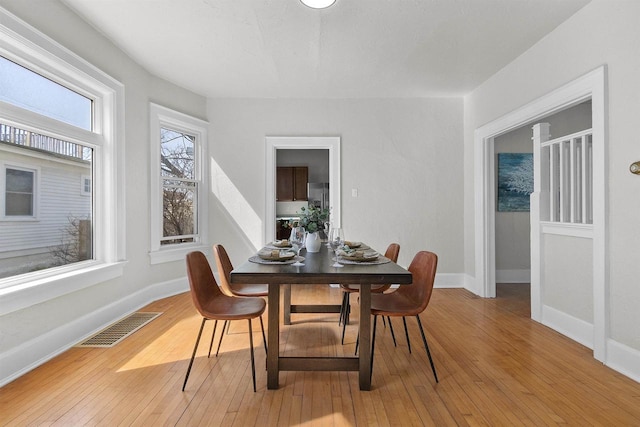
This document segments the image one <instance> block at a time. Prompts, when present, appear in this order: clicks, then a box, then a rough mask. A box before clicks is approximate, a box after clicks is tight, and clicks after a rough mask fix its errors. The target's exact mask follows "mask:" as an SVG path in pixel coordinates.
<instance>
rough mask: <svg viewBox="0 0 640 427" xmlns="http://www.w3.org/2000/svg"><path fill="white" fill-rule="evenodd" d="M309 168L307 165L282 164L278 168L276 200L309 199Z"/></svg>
mask: <svg viewBox="0 0 640 427" xmlns="http://www.w3.org/2000/svg"><path fill="white" fill-rule="evenodd" d="M308 181H309V168H308V167H306V166H280V167H278V168H277V169H276V201H278V202H287V201H289V202H290V201H299V200H307V183H308Z"/></svg>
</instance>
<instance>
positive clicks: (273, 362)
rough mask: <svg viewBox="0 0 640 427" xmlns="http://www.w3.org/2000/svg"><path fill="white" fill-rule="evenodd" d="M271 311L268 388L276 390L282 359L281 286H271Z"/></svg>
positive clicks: (268, 299)
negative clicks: (280, 358) (279, 359)
mask: <svg viewBox="0 0 640 427" xmlns="http://www.w3.org/2000/svg"><path fill="white" fill-rule="evenodd" d="M267 302H268V304H269V311H268V315H267V319H268V322H267V328H268V331H267V333H268V337H267V342H268V345H269V348H268V350H267V388H268V389H269V390H276V389H277V388H278V385H279V384H278V382H279V378H278V377H279V372H280V370H279V366H278V363H279V361H278V358H279V357H280V285H279V284H273V283H270V284H269V295H268V297H267Z"/></svg>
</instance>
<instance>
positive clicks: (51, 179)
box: [0, 9, 125, 315]
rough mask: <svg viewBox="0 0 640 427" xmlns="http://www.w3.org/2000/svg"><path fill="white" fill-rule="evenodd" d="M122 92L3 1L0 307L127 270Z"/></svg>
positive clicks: (41, 298)
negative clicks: (15, 13)
mask: <svg viewBox="0 0 640 427" xmlns="http://www.w3.org/2000/svg"><path fill="white" fill-rule="evenodd" d="M123 92H124V90H123V87H122V85H121V84H120V83H118V82H116V81H115V80H113V79H112V78H110V77H109V76H107V75H106V74H103V73H102V72H100V71H98V70H97V69H96V68H95V67H94V66H92V65H91V64H89V63H87V62H85V61H84V60H82V59H81V58H79V57H77V56H76V55H73V54H71V53H70V52H69V51H68V50H66V49H65V48H64V47H62V46H61V45H59V44H57V43H56V42H54V41H53V40H51V39H49V38H48V37H46V36H44V35H42V34H41V33H40V32H38V31H37V30H36V29H34V28H32V27H30V26H28V25H27V24H25V23H24V22H22V21H20V20H18V19H16V18H15V17H14V16H13V15H11V14H10V13H9V12H7V11H5V10H3V9H0V236H2V238H0V298H3V297H4V296H5V295H9V294H12V298H10V299H6V300H5V301H10V303H7V304H3V305H2V306H1V307H2V308H1V309H0V315H1V314H4V313H7V312H11V311H14V310H19V309H21V308H25V307H28V306H30V305H33V304H36V303H39V302H43V301H46V300H48V299H52V298H55V297H58V296H61V295H64V294H66V293H69V292H73V291H75V290H78V289H81V288H84V287H88V286H91V285H93V284H97V283H101V282H104V281H106V280H109V279H112V278H114V277H117V276H118V275H121V274H122V266H123V264H122V263H121V262H120V261H122V260H123V259H124V238H123V237H124V233H125V231H124V226H123V225H124V221H123V220H124V197H123V194H122V192H121V190H119V189H120V188H122V183H123V182H124V176H123V173H122V164H123V158H124V157H123V151H122V147H123V142H124V141H123V135H124V133H123V131H122V126H121V125H122V121H123V118H122V117H123V116H122V111H123V109H122V105H123ZM118 166H120V167H118ZM79 184H80V188H78V185H79Z"/></svg>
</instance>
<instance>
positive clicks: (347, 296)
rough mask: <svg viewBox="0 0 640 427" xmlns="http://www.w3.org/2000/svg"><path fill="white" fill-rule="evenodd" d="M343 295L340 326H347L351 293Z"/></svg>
mask: <svg viewBox="0 0 640 427" xmlns="http://www.w3.org/2000/svg"><path fill="white" fill-rule="evenodd" d="M344 295H345V301H344V317H343V318H342V324H343V325H348V324H349V315H350V314H351V301H350V295H351V293H349V292H345V293H344Z"/></svg>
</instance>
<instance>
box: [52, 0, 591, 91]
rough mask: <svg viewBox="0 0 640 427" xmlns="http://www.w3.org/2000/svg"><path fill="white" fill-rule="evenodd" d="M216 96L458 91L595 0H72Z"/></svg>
mask: <svg viewBox="0 0 640 427" xmlns="http://www.w3.org/2000/svg"><path fill="white" fill-rule="evenodd" d="M63 1H64V2H65V3H66V4H67V5H68V6H70V7H71V8H72V9H74V10H75V11H76V12H77V13H78V14H79V15H81V16H82V17H83V18H84V19H85V20H86V21H88V22H89V23H90V24H91V25H93V26H94V27H96V28H97V29H98V30H99V31H100V32H102V33H103V34H105V35H106V36H107V37H108V38H110V39H111V40H112V41H113V42H114V43H115V44H116V45H117V46H119V47H120V48H121V49H122V50H124V51H125V52H127V53H128V54H129V55H130V56H131V57H132V58H134V59H135V60H136V62H138V63H140V64H141V65H142V66H144V67H145V68H146V69H147V70H148V71H149V72H151V73H152V74H154V75H157V76H159V77H161V78H164V79H166V80H168V81H171V82H173V83H175V84H177V85H179V86H182V87H184V88H187V89H190V90H192V91H194V92H196V93H199V94H202V95H205V96H208V97H216V98H219V97H234V98H235V97H243V98H247V97H249V98H371V97H382V98H386V97H431V96H460V95H464V94H466V93H468V92H469V91H471V90H473V89H474V88H475V87H477V86H478V85H479V84H480V83H482V82H483V81H485V80H486V79H487V78H489V77H490V76H491V75H493V74H494V73H496V72H497V71H498V70H500V69H501V68H502V67H504V66H505V65H506V64H508V63H509V62H511V61H512V60H513V59H515V58H516V57H517V56H518V55H520V54H521V53H523V52H524V51H526V50H527V49H528V48H529V47H531V46H532V45H533V44H534V43H536V42H537V41H538V40H540V39H541V38H543V37H544V36H545V35H546V34H547V33H549V32H550V31H551V30H553V29H554V28H555V27H557V26H558V25H559V24H560V23H562V22H563V21H565V20H566V19H567V18H568V17H570V16H571V15H572V14H574V13H575V12H576V11H577V10H579V9H580V8H581V7H583V6H584V5H585V4H586V3H588V2H589V1H590V0H337V1H336V3H335V4H334V5H333V6H332V7H330V8H328V9H325V10H314V9H310V8H308V7H306V6H304V5H302V4H301V3H300V2H299V0H63Z"/></svg>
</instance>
